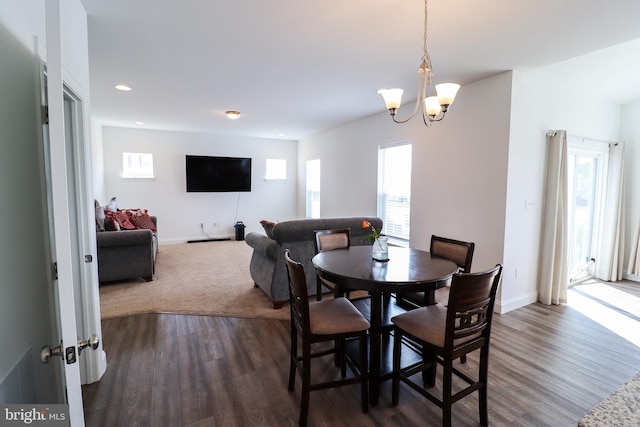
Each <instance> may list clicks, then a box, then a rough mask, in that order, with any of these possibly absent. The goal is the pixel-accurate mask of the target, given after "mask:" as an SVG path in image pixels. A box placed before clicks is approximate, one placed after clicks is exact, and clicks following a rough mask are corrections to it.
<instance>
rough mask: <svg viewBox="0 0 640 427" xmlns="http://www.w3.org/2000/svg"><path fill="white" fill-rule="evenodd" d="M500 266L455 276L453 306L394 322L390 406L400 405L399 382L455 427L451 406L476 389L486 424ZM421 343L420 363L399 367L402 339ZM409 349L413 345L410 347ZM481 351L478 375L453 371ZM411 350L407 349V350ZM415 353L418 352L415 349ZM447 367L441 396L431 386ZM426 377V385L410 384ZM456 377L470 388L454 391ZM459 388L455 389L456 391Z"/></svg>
mask: <svg viewBox="0 0 640 427" xmlns="http://www.w3.org/2000/svg"><path fill="white" fill-rule="evenodd" d="M501 274H502V265H500V264H498V265H496V266H495V267H494V268H492V269H490V270H487V271H484V272H481V273H456V274H455V275H454V276H453V279H452V281H451V292H450V295H449V304H448V306H447V307H444V306H442V305H440V304H433V305H429V306H426V307H421V308H418V309H415V310H411V311H408V312H406V313H405V314H401V315H399V316H395V317H393V318H392V319H391V320H392V322H393V324H394V327H393V331H394V345H393V374H392V378H393V382H392V404H393V405H394V406H395V405H397V404H398V398H399V391H400V381H402V382H404V383H406V384H408V385H409V386H410V387H411V388H413V389H414V390H416V391H417V392H418V393H420V394H421V395H423V396H424V397H426V398H427V399H428V400H430V401H431V402H433V403H435V404H436V405H437V406H438V407H440V408H441V409H442V424H443V425H444V426H450V425H451V406H452V404H453V403H455V402H457V401H458V400H460V399H462V398H463V397H465V396H467V395H469V394H471V393H473V392H475V391H478V410H479V413H480V423H481V425H483V426H486V425H487V424H488V411H487V379H488V378H487V377H488V366H489V338H490V336H491V321H492V318H493V308H494V304H495V299H496V292H497V289H498V285H499V283H500V277H501ZM404 338H409V340H410V341H413V342H417V343H418V344H420V345H421V352H422V360H420V361H418V362H415V363H413V364H411V365H409V366H404V367H401V366H400V361H401V355H402V347H403V345H402V341H403V339H404ZM406 348H407V349H409V347H406ZM476 350H479V351H480V358H479V364H478V366H477V368H478V372H477V373H476V374H475V375H473V376H475V379H474V378H472V377H471V376H470V375H472V374H471V373H470V371H469V370H466V373H465V372H462V371H460V370H458V369H457V368H454V367H453V361H454V360H455V359H457V358H460V357H462V356H466V355H467V354H469V353H471V352H474V351H476ZM407 351H408V350H407ZM411 351H418V350H417V348H414V349H413V350H411ZM438 364H441V365H442V366H443V372H442V387H441V388H440V387H437V388H438V389H439V390H441V393H439V394H440V396H438V394H437V393H436V392H431V391H429V390H428V388H431V387H433V386H434V385H435V381H436V370H437V365H438ZM420 372H422V374H423V382H424V384H423V385H420V384H418V383H417V382H416V381H414V380H412V379H411V377H412V376H413V375H415V374H417V373H420ZM454 375H456V377H458V378H460V379H461V380H463V381H464V382H466V383H467V384H468V386H467V387H466V388H464V389H462V390H458V391H456V392H455V393H453V387H452V383H453V379H454V377H453V376H454ZM456 390H457V389H456Z"/></svg>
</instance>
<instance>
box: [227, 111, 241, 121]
mask: <svg viewBox="0 0 640 427" xmlns="http://www.w3.org/2000/svg"><path fill="white" fill-rule="evenodd" d="M224 113H225V114H226V115H227V117H229V118H230V119H231V120H236V119H237V118H239V117H240V114H242V113H240V111H232V110H229V111H225V112H224Z"/></svg>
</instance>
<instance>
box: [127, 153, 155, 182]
mask: <svg viewBox="0 0 640 427" xmlns="http://www.w3.org/2000/svg"><path fill="white" fill-rule="evenodd" d="M122 177H123V178H153V154H151V153H122Z"/></svg>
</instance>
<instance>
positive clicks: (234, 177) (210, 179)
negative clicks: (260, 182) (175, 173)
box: [185, 154, 251, 193]
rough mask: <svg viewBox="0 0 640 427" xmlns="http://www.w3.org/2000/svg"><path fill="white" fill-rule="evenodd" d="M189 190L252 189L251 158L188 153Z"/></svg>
mask: <svg viewBox="0 0 640 427" xmlns="http://www.w3.org/2000/svg"><path fill="white" fill-rule="evenodd" d="M185 163H186V172H187V192H188V193H198V192H199V193H202V192H219V191H220V192H221V191H251V158H244V157H212V156H191V155H188V154H187V155H186V162H185Z"/></svg>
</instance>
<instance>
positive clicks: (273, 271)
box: [245, 217, 382, 308]
mask: <svg viewBox="0 0 640 427" xmlns="http://www.w3.org/2000/svg"><path fill="white" fill-rule="evenodd" d="M363 219H366V220H367V221H369V222H370V223H371V224H372V225H373V226H374V227H375V228H376V229H377V230H380V229H381V228H382V220H381V219H380V218H376V217H354V218H325V219H303V220H294V221H283V222H280V223H278V224H276V225H275V226H274V227H273V230H272V234H273V239H271V238H269V237H267V236H266V235H265V234H262V233H256V232H252V233H249V234H247V236H246V238H245V240H246V242H247V244H248V245H249V246H251V247H252V248H253V254H252V256H251V264H250V266H249V270H250V273H251V278H252V279H253V281H254V283H255V285H256V286H257V287H259V288H260V289H262V290H263V291H264V293H265V294H267V296H268V297H269V298H271V301H273V308H282V306H283V305H284V303H286V302H287V301H289V284H288V279H287V271H286V267H285V262H284V250H285V249H289V250H290V251H291V257H292V258H293V259H294V260H296V261H299V262H301V263H302V265H303V266H304V269H305V274H306V278H307V289H308V290H309V295H315V294H316V271H315V268H314V267H313V264H312V263H311V258H313V256H314V255H315V234H314V230H329V229H338V228H349V229H351V245H352V246H356V245H370V244H371V243H369V241H368V240H366V239H364V240H363V237H364V236H365V235H366V234H368V233H369V230H367V229H363V228H362V226H361V224H362V220H363Z"/></svg>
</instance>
